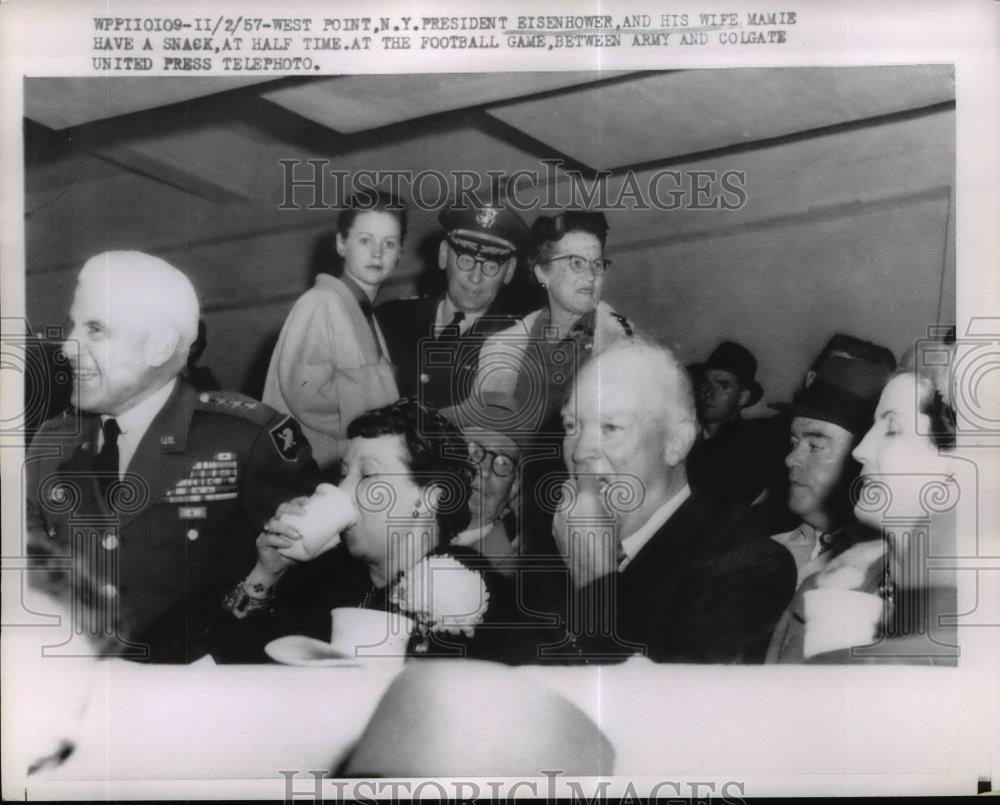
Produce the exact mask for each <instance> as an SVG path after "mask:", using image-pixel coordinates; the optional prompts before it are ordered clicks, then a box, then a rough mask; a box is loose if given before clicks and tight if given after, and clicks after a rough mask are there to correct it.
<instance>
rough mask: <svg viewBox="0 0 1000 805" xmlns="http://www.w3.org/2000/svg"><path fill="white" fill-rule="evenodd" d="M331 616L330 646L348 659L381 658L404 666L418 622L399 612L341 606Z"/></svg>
mask: <svg viewBox="0 0 1000 805" xmlns="http://www.w3.org/2000/svg"><path fill="white" fill-rule="evenodd" d="M330 616H331V618H332V620H333V623H332V625H331V634H330V646H331V648H332V649H333V651H334V652H336V653H337V654H338V655H340V656H342V657H344V658H347V659H378V660H385V661H386V662H399V663H402V662H403V661H404V660H405V659H406V646H407V644H408V643H409V641H410V635H411V634H412V633H413V628H414V626H416V623H415V622H414V620H413V619H412V618H409V617H407V616H406V615H403V614H401V613H399V612H386V611H384V610H378V609H362V608H360V607H338V608H337V609H334V610H333V611H332V612H331V613H330Z"/></svg>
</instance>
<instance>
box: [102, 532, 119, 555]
mask: <svg viewBox="0 0 1000 805" xmlns="http://www.w3.org/2000/svg"><path fill="white" fill-rule="evenodd" d="M101 545H103V546H104V550H106V551H113V550H114V549H115V548H117V547H118V537H116V536H115V535H114V534H111V533H107V534H105V535H104V539H102V540H101Z"/></svg>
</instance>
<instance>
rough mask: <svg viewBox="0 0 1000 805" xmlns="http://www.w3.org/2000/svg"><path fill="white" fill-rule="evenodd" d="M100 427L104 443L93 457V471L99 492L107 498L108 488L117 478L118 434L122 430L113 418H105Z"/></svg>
mask: <svg viewBox="0 0 1000 805" xmlns="http://www.w3.org/2000/svg"><path fill="white" fill-rule="evenodd" d="M101 429H102V430H103V431H104V445H103V446H102V447H101V450H100V452H99V453H98V454H97V458H95V459H94V473H95V474H96V475H97V483H98V485H99V486H100V487H101V494H102V495H104V497H105V499H107V496H108V488H109V487H110V486H111V484H112V483H114V482H115V481H117V480H118V461H119V457H118V436H119V435H120V434H121V432H122V430H121V428H119V427H118V420H117V419H114V418H108V419H106V420H105V421H104V424H103V425H101Z"/></svg>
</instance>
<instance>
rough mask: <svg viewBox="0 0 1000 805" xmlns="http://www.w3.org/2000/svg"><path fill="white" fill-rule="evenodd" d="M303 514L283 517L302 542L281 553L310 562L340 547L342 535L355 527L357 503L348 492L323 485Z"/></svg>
mask: <svg viewBox="0 0 1000 805" xmlns="http://www.w3.org/2000/svg"><path fill="white" fill-rule="evenodd" d="M304 508H305V512H304V513H303V514H283V515H282V516H281V521H282V522H284V523H288V525H290V526H292V527H293V528H294V529H295V530H296V531H298V532H299V534H301V535H302V539H297V540H294V541H293V542H292V544H291V545H290V546H289V547H287V548H279V549H278V553H280V554H282V555H284V556H287V557H289V558H290V559H296V560H298V561H300V562H308V561H309V560H310V559H315V558H316V557H317V556H319V555H320V554H323V553H326V552H327V551H329V550H331V549H332V548H336V547H337V545H339V544H340V534H341V532H342V531H343V530H344V529H345V528H347V527H348V526H351V525H353V524H354V521H355V519H356V514H355V511H354V501H353V500H352V499H351V496H350V495H348V494H347V493H346V492H342V491H341V490H340V489H338V488H337V487H335V486H334V485H333V484H320V485H319V486H317V487H316V491H315V492H313V494H312V496H311V497H310V498H309V500H308V501H307V502H306V504H305V506H304Z"/></svg>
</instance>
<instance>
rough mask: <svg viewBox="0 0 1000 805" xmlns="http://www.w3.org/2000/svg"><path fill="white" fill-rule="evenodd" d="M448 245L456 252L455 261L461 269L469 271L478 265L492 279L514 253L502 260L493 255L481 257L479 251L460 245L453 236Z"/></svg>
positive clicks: (484, 274) (485, 275)
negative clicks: (492, 256)
mask: <svg viewBox="0 0 1000 805" xmlns="http://www.w3.org/2000/svg"><path fill="white" fill-rule="evenodd" d="M448 245H449V246H451V249H452V251H453V252H455V263H456V265H458V270H459V271H462V272H464V273H468V272H470V271H472V269H474V268H475V267H476V266H479V270H480V271H482V272H483V276H484V277H489V278H490V279H492V278H493V277H495V276H496V275H497V274H499V273H500V269H501V268H503V265H504V263H506V262H507V261H508V260H509V259H510V258H511V257H513V254H510V255H507V256H506V257H504V258H503V259H502V260H498V259H496V258H491V257H481V256H480V255H479V253H478V252H476V251H474V250H472V249H469V248H466V247H465V246H459V245H458V244H457V243H456V242H455V241H454V240H452V239H451V238H449V239H448Z"/></svg>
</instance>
